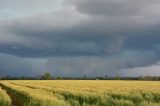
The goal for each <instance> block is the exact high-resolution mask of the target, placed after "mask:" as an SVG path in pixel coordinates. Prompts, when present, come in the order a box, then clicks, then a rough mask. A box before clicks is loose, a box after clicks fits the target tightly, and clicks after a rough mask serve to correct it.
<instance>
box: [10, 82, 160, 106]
mask: <svg viewBox="0 0 160 106" xmlns="http://www.w3.org/2000/svg"><path fill="white" fill-rule="evenodd" d="M9 83H10V85H11V86H18V87H25V88H28V90H29V89H30V90H32V91H35V92H39V91H40V90H41V91H43V92H45V93H46V94H45V95H48V94H54V95H56V96H59V97H61V98H60V99H61V100H63V101H65V103H66V104H68V103H70V105H71V106H81V105H87V106H159V105H160V83H159V82H152V81H148V82H146V81H9ZM26 91H27V90H26ZM36 95H37V94H36ZM39 95H40V94H39ZM35 97H36V96H35ZM40 106H41V105H40Z"/></svg>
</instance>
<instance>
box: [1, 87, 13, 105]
mask: <svg viewBox="0 0 160 106" xmlns="http://www.w3.org/2000/svg"><path fill="white" fill-rule="evenodd" d="M0 106H11V98H10V96H9V95H8V94H7V92H6V91H5V90H3V89H2V87H1V86H0Z"/></svg>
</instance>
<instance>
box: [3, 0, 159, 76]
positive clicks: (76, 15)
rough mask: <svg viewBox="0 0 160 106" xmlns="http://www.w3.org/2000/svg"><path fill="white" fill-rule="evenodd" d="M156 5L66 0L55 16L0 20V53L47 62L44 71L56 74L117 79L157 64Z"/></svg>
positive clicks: (147, 1) (114, 0)
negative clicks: (128, 70)
mask: <svg viewBox="0 0 160 106" xmlns="http://www.w3.org/2000/svg"><path fill="white" fill-rule="evenodd" d="M159 5H160V2H159V1H158V0H152V1H150V0H141V1H139V0H134V1H131V0H66V2H65V4H64V5H63V6H64V7H63V8H62V9H61V10H59V11H57V12H52V13H51V12H49V13H43V14H39V15H34V16H31V17H25V18H19V19H14V20H10V21H7V20H3V21H0V32H1V34H0V53H3V54H10V55H15V56H18V57H19V58H24V57H25V58H34V59H36V58H37V59H38V58H41V59H43V58H45V59H46V58H47V59H48V58H51V59H49V60H48V62H47V66H45V67H47V68H48V70H53V73H54V71H56V72H55V73H56V74H57V75H64V74H68V75H79V74H81V75H82V74H88V75H90V74H94V75H96V74H102V75H103V74H104V73H110V74H117V73H121V72H122V71H119V70H123V69H127V68H128V69H131V68H136V67H147V66H150V65H154V64H156V63H157V62H158V61H159V60H160V55H159V53H160V49H159V47H160V46H159V45H160V36H159V34H160V31H159V27H160V20H159V19H160V15H159V13H160V11H159V10H160V8H159ZM19 61H20V60H19ZM10 64H12V63H10ZM25 64H27V63H25ZM44 64H45V63H44ZM28 67H31V66H28ZM57 70H58V71H57ZM122 73H123V72H122Z"/></svg>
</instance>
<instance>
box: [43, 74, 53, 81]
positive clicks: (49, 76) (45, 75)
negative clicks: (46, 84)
mask: <svg viewBox="0 0 160 106" xmlns="http://www.w3.org/2000/svg"><path fill="white" fill-rule="evenodd" d="M42 79H44V80H50V79H52V75H51V74H50V73H45V74H44V75H43V77H42Z"/></svg>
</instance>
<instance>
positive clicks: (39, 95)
mask: <svg viewBox="0 0 160 106" xmlns="http://www.w3.org/2000/svg"><path fill="white" fill-rule="evenodd" d="M1 84H3V85H4V86H5V87H6V89H7V90H8V91H10V93H14V95H15V98H17V99H19V100H20V101H21V103H22V104H23V105H24V106H69V104H67V102H64V101H63V98H61V97H60V95H58V96H57V95H53V93H50V92H47V91H45V90H40V89H39V90H34V89H31V88H28V87H24V86H19V85H14V84H10V83H8V82H1Z"/></svg>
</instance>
